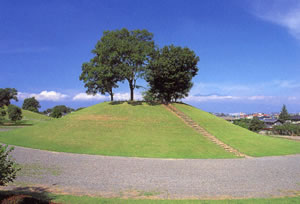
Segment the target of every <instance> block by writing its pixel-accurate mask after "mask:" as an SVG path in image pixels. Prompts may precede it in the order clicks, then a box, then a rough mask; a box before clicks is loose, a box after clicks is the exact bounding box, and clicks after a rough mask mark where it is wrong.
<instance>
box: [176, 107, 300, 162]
mask: <svg viewBox="0 0 300 204" xmlns="http://www.w3.org/2000/svg"><path fill="white" fill-rule="evenodd" d="M173 105H174V106H175V107H176V108H178V109H179V110H181V111H182V112H184V113H185V114H187V115H188V116H190V117H191V118H192V119H193V120H194V121H196V122H197V123H198V124H199V125H201V126H202V127H203V128H204V129H206V130H207V131H208V132H209V133H211V134H213V135H214V136H215V137H217V138H218V139H220V140H221V141H223V142H224V143H226V144H228V145H230V146H232V147H234V148H236V149H238V150H239V151H240V152H242V153H245V154H248V155H250V156H273V155H287V154H299V153H300V142H298V141H291V140H286V139H282V138H274V137H270V136H264V135H259V134H257V133H254V132H251V131H249V130H247V129H245V128H241V127H239V126H237V125H234V124H231V123H229V122H227V121H225V120H224V119H222V118H218V117H216V116H214V115H212V114H209V113H207V112H205V111H202V110H200V109H197V108H195V107H192V106H189V105H184V104H173Z"/></svg>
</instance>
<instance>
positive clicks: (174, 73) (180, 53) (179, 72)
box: [146, 45, 199, 103]
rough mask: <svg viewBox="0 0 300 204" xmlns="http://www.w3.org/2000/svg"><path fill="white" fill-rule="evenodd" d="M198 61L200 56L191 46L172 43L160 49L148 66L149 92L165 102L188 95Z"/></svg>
mask: <svg viewBox="0 0 300 204" xmlns="http://www.w3.org/2000/svg"><path fill="white" fill-rule="evenodd" d="M198 61H199V57H197V56H196V54H195V53H194V51H192V50H190V49H189V48H181V47H176V46H174V45H171V46H165V47H163V48H162V49H161V50H158V51H157V52H156V53H155V55H154V57H153V60H152V61H150V64H149V66H148V68H149V71H148V73H147V77H146V80H147V82H148V83H149V85H150V89H149V92H150V93H152V95H154V96H156V97H157V99H158V100H160V101H162V102H165V103H169V102H170V101H177V100H178V99H181V98H184V97H186V96H188V92H189V90H190V89H191V88H192V86H193V83H192V78H193V77H194V76H195V75H196V74H197V71H198V68H197V63H198Z"/></svg>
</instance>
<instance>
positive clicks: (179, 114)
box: [164, 104, 251, 158]
mask: <svg viewBox="0 0 300 204" xmlns="http://www.w3.org/2000/svg"><path fill="white" fill-rule="evenodd" d="M164 106H165V108H166V109H167V110H169V111H171V112H172V113H174V114H175V115H176V116H177V117H179V118H180V119H182V120H183V122H184V123H185V124H186V125H188V126H190V127H192V128H193V129H194V130H196V132H198V133H200V134H201V135H203V136H204V137H206V138H208V139H209V140H210V141H212V142H213V143H215V144H216V145H218V146H220V147H222V148H223V149H224V150H225V151H227V152H231V153H233V154H234V155H236V156H238V157H245V158H251V157H250V156H248V155H246V154H243V153H241V152H239V151H238V150H236V149H234V148H232V147H230V146H229V145H227V144H225V143H223V142H222V141H220V140H219V139H218V138H216V137H215V136H213V135H212V134H210V133H209V132H207V131H206V130H205V129H204V128H202V127H201V126H200V125H199V124H198V123H196V122H195V121H194V120H192V119H191V118H190V117H189V116H187V115H186V114H184V113H183V112H181V111H179V110H178V109H177V108H176V107H174V106H173V105H171V104H168V105H164Z"/></svg>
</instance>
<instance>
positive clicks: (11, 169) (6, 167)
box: [0, 145, 20, 186]
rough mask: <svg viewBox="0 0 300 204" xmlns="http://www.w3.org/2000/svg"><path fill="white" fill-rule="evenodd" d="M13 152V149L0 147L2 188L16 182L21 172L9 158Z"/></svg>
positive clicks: (0, 184)
mask: <svg viewBox="0 0 300 204" xmlns="http://www.w3.org/2000/svg"><path fill="white" fill-rule="evenodd" d="M12 150H13V148H12V147H11V148H8V146H7V145H0V186H4V185H6V184H7V183H9V182H12V181H14V179H15V178H16V175H17V172H18V171H19V170H20V168H17V166H16V163H15V162H14V161H13V160H12V159H11V157H10V156H9V153H10V152H11V151H12Z"/></svg>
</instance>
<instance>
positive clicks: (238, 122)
mask: <svg viewBox="0 0 300 204" xmlns="http://www.w3.org/2000/svg"><path fill="white" fill-rule="evenodd" d="M250 123H251V120H250V119H246V118H242V119H238V120H234V121H233V124H235V125H238V126H240V127H243V128H246V129H249V126H250Z"/></svg>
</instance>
